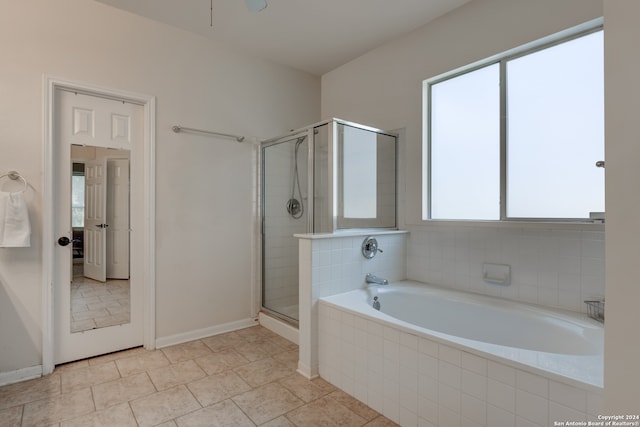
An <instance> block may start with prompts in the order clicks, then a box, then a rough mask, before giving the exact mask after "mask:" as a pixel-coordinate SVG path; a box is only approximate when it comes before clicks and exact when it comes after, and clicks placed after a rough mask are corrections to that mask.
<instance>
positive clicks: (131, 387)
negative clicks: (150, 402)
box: [92, 372, 156, 409]
mask: <svg viewBox="0 0 640 427" xmlns="http://www.w3.org/2000/svg"><path fill="white" fill-rule="evenodd" d="M92 390H93V400H94V402H95V404H96V409H104V408H107V407H109V406H113V405H116V404H118V403H122V402H128V401H130V400H134V399H137V398H139V397H143V396H146V395H149V394H152V393H155V392H156V388H155V387H154V386H153V384H152V383H151V380H150V379H149V376H148V375H147V373H146V372H142V373H139V374H135V375H130V376H128V377H124V378H120V379H118V380H115V381H110V382H107V383H103V384H98V385H95V386H93V387H92Z"/></svg>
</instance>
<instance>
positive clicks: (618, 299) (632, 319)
mask: <svg viewBox="0 0 640 427" xmlns="http://www.w3.org/2000/svg"><path fill="white" fill-rule="evenodd" d="M604 16H605V111H606V131H605V132H606V133H605V136H606V141H607V143H606V147H605V148H606V159H607V168H606V174H607V175H606V178H607V179H606V194H607V198H606V206H607V235H606V256H607V272H606V280H607V304H606V313H607V314H606V315H607V324H606V334H605V348H606V352H605V367H604V374H605V375H604V385H605V391H606V393H605V408H606V411H607V413H610V414H618V413H619V414H629V413H630V414H638V412H640V393H638V384H640V367H639V366H638V360H639V359H638V354H640V340H638V329H640V310H639V309H638V301H640V283H639V280H638V260H640V246H639V244H638V242H640V225H639V223H638V212H640V197H639V196H638V192H639V189H640V169H639V168H638V162H640V144H639V141H638V133H639V131H640V127H639V124H638V123H639V122H638V118H639V117H640V103H639V102H638V100H640V86H639V85H638V76H640V56H639V55H638V40H640V26H639V25H638V18H639V17H640V3H638V2H637V1H635V0H610V1H609V0H607V1H605V2H604Z"/></svg>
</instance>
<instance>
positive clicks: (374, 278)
mask: <svg viewBox="0 0 640 427" xmlns="http://www.w3.org/2000/svg"><path fill="white" fill-rule="evenodd" d="M364 279H365V281H366V282H367V283H375V284H377V285H388V284H389V281H388V280H387V279H383V278H382V277H378V276H376V275H374V274H371V273H367V275H366V276H365V278H364Z"/></svg>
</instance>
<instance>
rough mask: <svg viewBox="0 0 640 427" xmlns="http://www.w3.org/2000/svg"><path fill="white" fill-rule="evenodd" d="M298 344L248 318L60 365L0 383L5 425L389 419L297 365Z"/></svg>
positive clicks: (384, 422)
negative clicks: (188, 337)
mask: <svg viewBox="0 0 640 427" xmlns="http://www.w3.org/2000/svg"><path fill="white" fill-rule="evenodd" d="M297 360H298V347H297V346H296V345H295V344H293V343H291V342H289V341H287V340H285V339H284V338H281V337H280V336H278V335H276V334H274V333H272V332H271V331H269V330H267V329H265V328H263V327H261V326H255V327H251V328H247V329H242V330H239V331H235V332H230V333H227V334H223V335H216V336H213V337H209V338H204V339H201V340H196V341H191V342H188V343H184V344H180V345H176V346H172V347H165V348H163V349H160V350H154V351H147V350H144V349H142V348H136V349H131V350H126V351H122V352H118V353H113V354H109V355H105V356H100V357H95V358H92V359H88V360H82V361H79V362H74V363H70V364H67V365H62V366H58V367H57V368H56V369H55V371H54V372H53V374H51V375H48V376H46V377H43V378H39V379H35V380H31V381H25V382H22V383H17V384H12V385H8V386H4V387H0V427H5V426H25V427H26V426H59V427H70V426H79V427H85V426H96V427H97V426H117V427H126V426H140V427H146V426H162V427H170V426H172V427H175V426H180V427H183V426H234V427H235V426H239V427H241V426H256V425H258V426H271V427H276V426H282V427H284V426H304V427H313V426H364V425H366V426H369V427H374V426H395V425H396V424H394V423H393V422H391V421H390V420H388V419H387V418H385V417H383V416H382V415H380V414H379V413H377V412H375V411H374V410H372V409H371V408H369V407H367V406H366V405H364V404H363V403H361V402H359V401H357V400H355V399H354V398H352V397H350V396H349V395H347V394H345V393H344V392H342V391H340V390H338V389H336V388H335V387H334V386H332V385H331V384H329V383H327V382H326V381H324V380H322V379H321V378H317V379H315V380H312V381H308V380H306V379H305V378H304V377H302V376H301V375H299V374H297V373H296V371H295V369H296V364H297Z"/></svg>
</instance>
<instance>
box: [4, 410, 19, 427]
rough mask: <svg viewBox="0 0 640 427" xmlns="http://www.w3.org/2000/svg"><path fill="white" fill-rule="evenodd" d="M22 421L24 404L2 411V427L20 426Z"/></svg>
mask: <svg viewBox="0 0 640 427" xmlns="http://www.w3.org/2000/svg"><path fill="white" fill-rule="evenodd" d="M21 422H22V405H20V406H14V407H13V408H9V409H3V410H2V411H0V427H18V426H19V425H20V423H21Z"/></svg>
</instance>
